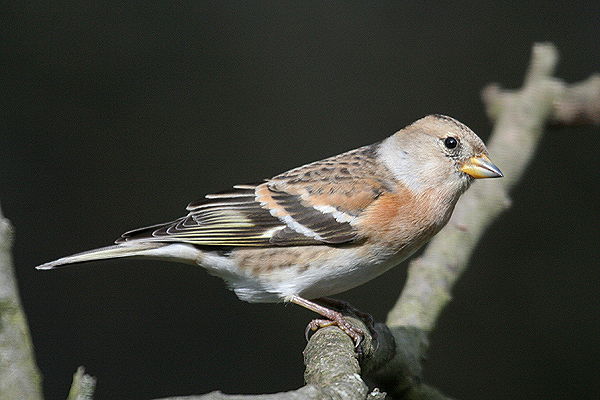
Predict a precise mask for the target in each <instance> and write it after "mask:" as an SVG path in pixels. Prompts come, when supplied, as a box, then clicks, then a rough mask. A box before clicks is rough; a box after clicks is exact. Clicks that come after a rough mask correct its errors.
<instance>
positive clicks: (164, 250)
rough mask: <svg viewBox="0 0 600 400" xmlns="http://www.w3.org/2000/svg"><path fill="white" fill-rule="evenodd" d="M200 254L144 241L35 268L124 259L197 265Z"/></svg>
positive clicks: (185, 246)
mask: <svg viewBox="0 0 600 400" xmlns="http://www.w3.org/2000/svg"><path fill="white" fill-rule="evenodd" d="M200 254H201V251H200V250H199V249H198V248H196V247H194V246H193V245H188V244H181V243H160V242H144V241H139V242H127V243H123V244H117V245H113V246H107V247H102V248H99V249H94V250H89V251H85V252H83V253H77V254H73V255H71V256H67V257H62V258H59V259H58V260H54V261H50V262H47V263H45V264H42V265H38V266H37V267H35V268H36V269H53V268H56V267H60V266H62V265H67V264H79V263H84V262H88V261H97V260H108V259H112V258H123V257H134V258H147V259H159V260H168V261H178V262H184V263H188V264H197V261H198V257H199V256H200Z"/></svg>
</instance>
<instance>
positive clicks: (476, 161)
mask: <svg viewBox="0 0 600 400" xmlns="http://www.w3.org/2000/svg"><path fill="white" fill-rule="evenodd" d="M460 170H461V171H462V172H464V173H465V174H469V175H471V176H472V177H473V178H475V179H482V178H501V177H503V176H504V174H502V172H501V171H500V169H499V168H498V167H497V166H496V165H495V164H494V163H493V162H491V161H490V159H489V158H488V157H487V156H486V155H485V154H481V155H479V156H475V157H471V158H470V159H469V160H468V161H467V162H465V163H464V164H463V165H461V167H460Z"/></svg>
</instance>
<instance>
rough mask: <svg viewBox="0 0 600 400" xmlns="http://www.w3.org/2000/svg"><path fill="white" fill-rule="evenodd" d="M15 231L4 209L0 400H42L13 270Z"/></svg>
mask: <svg viewBox="0 0 600 400" xmlns="http://www.w3.org/2000/svg"><path fill="white" fill-rule="evenodd" d="M13 235H14V230H13V227H12V225H11V223H10V221H9V220H8V219H6V218H4V215H3V214H2V210H1V209H0V399H23V400H38V399H42V387H41V378H40V373H39V371H38V369H37V366H36V364H35V359H34V355H33V345H32V344H31V337H30V336H29V328H28V327H27V320H26V317H25V313H24V312H23V307H22V306H21V302H20V300H19V293H18V290H17V282H16V280H15V274H14V270H13V262H12V256H11V252H10V250H11V247H12V242H13Z"/></svg>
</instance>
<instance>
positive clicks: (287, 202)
mask: <svg viewBox="0 0 600 400" xmlns="http://www.w3.org/2000/svg"><path fill="white" fill-rule="evenodd" d="M376 146H377V144H376V145H371V146H365V147H362V148H360V149H357V150H353V151H350V152H347V153H344V154H341V155H339V156H335V157H331V158H328V159H325V160H322V161H317V162H314V163H311V164H307V165H304V166H302V167H299V168H296V169H293V170H290V171H288V172H286V173H283V174H281V175H278V176H276V177H274V178H272V179H270V180H267V181H265V182H262V183H259V184H251V185H237V186H234V188H233V189H232V190H227V191H223V192H219V193H215V194H210V195H207V196H206V198H205V199H203V200H201V201H198V202H195V203H191V204H190V205H189V206H188V211H189V214H188V215H187V216H185V217H182V218H180V219H178V220H176V221H173V222H171V223H167V224H161V225H155V226H151V227H147V228H141V229H137V230H134V231H130V232H127V233H125V234H123V236H122V237H121V238H120V239H119V240H117V243H122V242H125V241H129V240H133V239H144V240H152V241H163V242H164V241H168V242H170V241H176V242H186V243H191V244H196V245H206V246H273V245H276V246H295V245H307V244H339V243H345V242H350V241H354V240H356V239H358V237H359V235H358V232H357V231H356V229H355V225H354V222H355V220H356V218H357V217H358V216H359V215H360V214H361V213H362V211H363V210H364V209H365V208H366V207H368V206H369V205H370V204H371V203H372V202H373V201H375V200H376V199H377V197H378V196H379V195H380V194H381V193H382V192H383V191H384V190H386V189H387V184H388V182H389V181H388V179H387V176H386V174H385V173H384V172H382V171H381V170H380V167H379V164H378V163H377V162H376V158H375V157H376Z"/></svg>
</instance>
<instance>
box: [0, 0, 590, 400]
mask: <svg viewBox="0 0 600 400" xmlns="http://www.w3.org/2000/svg"><path fill="white" fill-rule="evenodd" d="M558 4H560V3H558V2H547V3H544V2H514V3H512V2H508V1H500V2H494V3H492V2H489V4H487V3H485V4H482V2H478V1H463V2H449V3H447V4H445V3H443V2H439V1H436V2H433V1H431V2H410V3H409V2H377V3H374V2H364V4H363V2H344V3H338V2H331V1H327V2H308V3H307V2H280V1H276V2H259V3H255V4H250V3H249V2H234V1H227V2H218V1H216V2H200V1H188V2H167V1H153V2H150V1H149V2H144V3H138V2H127V1H122V2H93V1H80V2H61V1H58V2H48V1H38V2H25V1H11V2H5V3H4V4H3V5H2V9H1V11H2V19H3V21H0V30H1V32H2V33H1V35H2V40H1V41H0V51H1V54H2V57H1V67H0V68H1V70H0V72H1V74H2V75H1V83H0V85H1V88H2V89H1V90H2V95H1V96H0V124H1V125H0V202H1V206H2V209H3V211H4V214H5V215H6V216H7V217H8V218H9V219H11V221H12V222H13V224H14V225H15V227H16V235H17V236H16V242H15V246H14V258H15V263H16V267H17V276H18V279H19V282H20V290H21V295H22V300H23V304H24V306H25V309H26V312H27V315H28V318H29V323H30V328H31V334H32V337H33V341H34V344H35V350H36V353H37V360H38V365H39V367H40V369H41V371H42V373H43V375H44V390H45V395H46V398H47V399H48V400H51V399H64V398H66V396H67V392H68V388H69V385H70V381H71V375H72V374H73V373H74V372H75V370H76V368H77V366H79V365H85V367H86V368H87V370H88V371H89V373H91V374H92V375H94V376H96V377H97V378H98V385H97V395H96V398H97V399H99V400H105V399H149V398H153V397H159V396H168V395H188V394H197V393H204V392H208V391H211V390H215V389H220V390H223V391H224V392H227V393H263V392H275V391H281V390H290V389H294V388H297V387H299V386H301V385H302V383H303V380H302V373H303V365H302V354H301V352H302V349H303V347H304V345H305V341H304V327H305V325H306V324H307V323H308V321H309V320H310V318H311V317H313V315H312V314H311V313H310V312H307V311H305V310H302V309H300V308H299V307H296V306H283V305H281V304H266V305H265V304H247V303H243V302H241V301H239V300H238V299H237V298H236V297H235V295H234V294H233V293H232V292H230V291H228V290H227V289H226V288H225V286H224V284H223V283H222V282H221V281H220V280H219V279H217V278H213V277H210V276H208V275H207V274H206V273H205V272H204V271H202V270H201V269H200V268H193V267H190V266H187V265H177V264H169V263H161V262H153V261H112V262H105V263H95V264H90V265H86V266H79V267H72V268H65V269H61V270H57V271H50V272H42V271H36V270H34V268H33V267H34V266H35V265H37V264H40V263H42V262H46V261H49V260H52V259H55V258H58V257H60V256H64V255H68V254H71V253H74V252H78V251H82V250H87V249H90V248H94V247H99V246H104V245H107V244H110V243H111V242H112V241H113V240H114V239H115V238H117V237H118V236H119V235H120V234H121V233H122V232H124V231H126V230H128V229H131V228H136V227H140V226H144V225H148V224H153V223H159V222H165V221H168V220H171V219H175V218H176V217H179V216H181V215H183V214H184V212H185V210H184V208H185V206H186V205H187V203H188V202H190V201H193V200H196V199H199V198H201V197H202V196H203V195H204V194H206V193H209V192H212V191H217V190H221V189H225V188H228V187H230V186H232V185H234V184H236V183H244V182H249V181H250V182H252V181H256V180H258V179H262V178H265V177H269V176H272V175H274V174H276V173H279V172H282V171H284V170H286V169H289V168H291V167H295V166H298V165H301V164H303V163H306V162H309V161H314V160H317V159H320V158H323V157H326V156H329V155H333V154H337V153H340V152H342V151H345V150H349V149H352V148H355V147H358V146H361V145H364V144H369V143H372V142H375V141H378V140H380V139H382V138H384V137H386V136H388V135H390V134H391V133H393V132H394V131H396V130H397V129H399V128H401V127H403V126H404V125H406V124H408V123H410V122H412V121H413V120H415V119H417V118H419V117H421V116H424V115H426V114H429V113H444V114H448V115H451V116H453V117H456V118H458V119H459V120H460V121H462V122H464V123H466V124H467V125H469V126H470V127H471V128H473V130H475V131H476V132H478V133H479V134H480V136H481V137H482V138H484V139H486V138H487V137H488V135H489V132H490V130H491V125H490V123H489V122H488V120H487V118H486V117H485V113H484V108H483V105H482V103H481V101H480V95H479V93H480V90H481V89H482V88H483V87H484V85H486V84H487V83H489V82H492V81H498V82H500V83H501V84H502V85H503V86H505V87H511V88H515V87H518V86H519V85H520V84H521V82H522V79H523V76H524V72H525V68H526V66H527V64H528V60H529V55H530V49H531V46H532V44H533V43H534V42H536V41H546V40H549V41H552V42H554V43H555V44H556V45H557V46H558V48H559V51H560V54H561V62H560V65H559V67H558V70H557V73H556V75H557V76H558V77H560V78H563V79H565V80H566V81H567V82H576V81H580V80H582V79H585V78H586V77H588V76H589V74H590V73H592V72H593V71H600V57H599V54H600V40H599V39H600V34H599V32H600V18H599V17H600V6H599V4H600V3H598V2H569V3H568V5H567V3H564V5H558ZM599 132H600V131H599V129H598V128H597V127H595V128H582V129H571V128H560V129H559V128H553V129H548V130H547V132H546V136H545V137H544V139H543V142H542V143H541V147H540V149H539V152H538V155H537V158H536V159H535V164H534V165H532V166H531V167H530V168H529V170H528V172H527V176H526V177H525V179H524V180H523V181H522V183H521V185H520V186H519V187H518V188H517V189H516V190H515V191H514V192H513V193H512V197H513V200H514V205H513V208H512V209H511V210H510V211H509V212H507V213H506V214H505V215H503V217H502V218H501V219H500V220H499V221H498V222H497V223H496V224H495V225H494V226H493V227H492V229H491V230H490V231H489V233H488V234H487V235H486V236H485V238H484V239H483V242H482V243H481V245H480V247H479V249H478V251H477V254H476V255H475V256H474V258H473V259H472V265H471V267H470V269H469V270H468V271H467V272H466V274H465V275H464V276H463V278H462V279H461V281H460V282H459V284H458V285H457V287H456V289H455V292H454V294H455V297H454V301H453V302H452V303H451V304H450V306H449V307H448V308H447V310H446V311H445V312H444V314H443V316H442V318H441V319H440V321H439V324H438V328H437V329H436V330H435V332H434V333H433V335H432V337H431V349H430V351H429V360H428V361H427V363H426V379H427V380H428V382H429V383H431V384H433V385H436V386H438V387H439V388H440V389H442V390H443V391H444V392H446V393H447V394H449V395H451V396H453V397H457V398H459V399H480V398H494V399H531V398H560V399H566V398H573V399H586V398H587V399H592V398H593V399H596V398H598V382H599V380H600V376H599V372H598V371H600V363H599V361H598V357H599V356H600V346H599V344H598V341H599V340H598V338H599V337H600V324H599V322H598V319H599V318H598V312H599V311H600V305H599V301H598V288H599V286H600V285H599V280H600V279H599V273H598V257H599V255H600V254H599V250H598V237H599V233H600V232H599V230H598V225H597V223H596V218H597V214H598V192H599V188H600V184H599V179H598V161H597V160H598V149H599V148H600V139H599V138H598V134H599ZM492 159H493V154H492ZM499 167H500V168H502V165H500V166H499ZM404 278H405V270H404V268H403V267H399V268H395V269H393V270H392V271H390V272H389V273H387V274H385V275H384V276H382V277H380V278H379V279H376V280H374V281H372V282H370V283H369V284H366V285H364V286H362V287H360V288H357V289H355V290H352V291H350V292H348V293H344V294H343V295H341V296H339V297H341V298H344V299H346V300H349V301H350V302H351V303H353V304H354V305H355V306H357V307H358V308H361V309H363V310H365V311H368V312H371V313H373V315H374V316H375V317H376V319H377V320H380V321H381V320H384V319H385V316H386V311H387V310H388V309H389V308H390V307H391V306H392V304H393V303H394V300H395V298H396V297H397V295H398V294H399V292H400V290H401V287H402V284H403V282H404Z"/></svg>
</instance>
